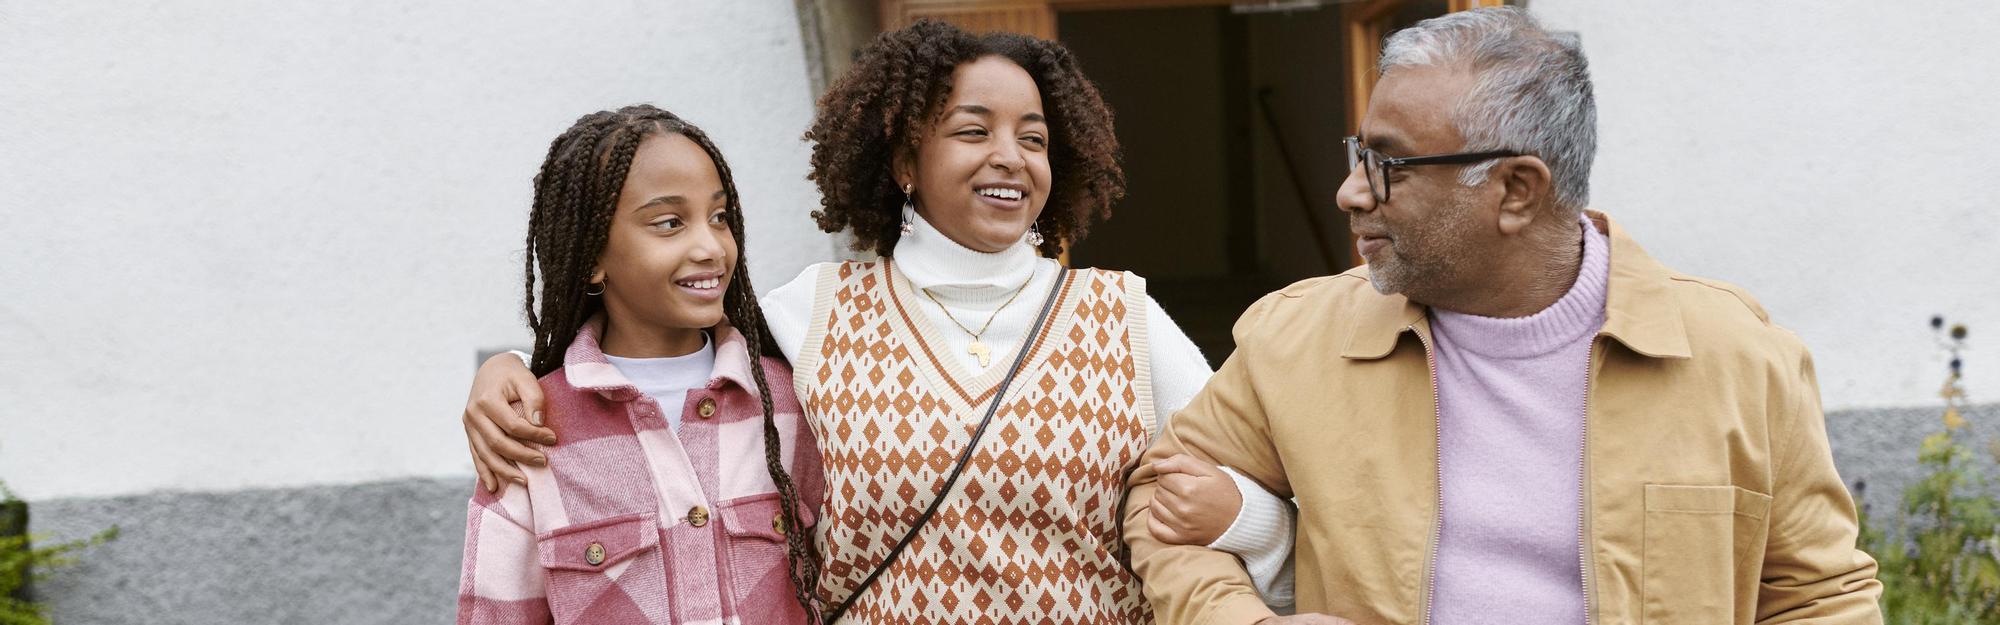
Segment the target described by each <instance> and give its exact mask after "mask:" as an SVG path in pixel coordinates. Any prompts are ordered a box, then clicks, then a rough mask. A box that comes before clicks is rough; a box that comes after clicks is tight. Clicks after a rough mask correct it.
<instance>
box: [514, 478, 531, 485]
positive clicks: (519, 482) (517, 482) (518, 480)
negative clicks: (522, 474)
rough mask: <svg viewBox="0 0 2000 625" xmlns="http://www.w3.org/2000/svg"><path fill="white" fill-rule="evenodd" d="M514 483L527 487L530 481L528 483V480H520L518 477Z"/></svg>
mask: <svg viewBox="0 0 2000 625" xmlns="http://www.w3.org/2000/svg"><path fill="white" fill-rule="evenodd" d="M514 483H515V484H520V485H522V486H527V485H528V481H527V480H524V479H521V478H518V477H517V478H514Z"/></svg>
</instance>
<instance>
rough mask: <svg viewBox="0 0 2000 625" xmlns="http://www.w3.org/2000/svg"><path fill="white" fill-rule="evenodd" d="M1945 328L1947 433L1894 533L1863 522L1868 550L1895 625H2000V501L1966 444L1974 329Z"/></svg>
mask: <svg viewBox="0 0 2000 625" xmlns="http://www.w3.org/2000/svg"><path fill="white" fill-rule="evenodd" d="M1944 326H1945V324H1944V319H1943V318H1942V317H1936V318H1933V319H1932V320H1931V327H1932V328H1933V329H1935V330H1936V331H1938V332H1939V335H1940V338H1941V339H1943V340H1942V341H1941V342H1942V344H1943V346H1944V347H1945V349H1947V350H1948V351H1949V352H1950V353H1951V372H1950V375H1949V376H1947V377H1946V379H1945V384H1944V388H1943V389H1942V390H1941V391H1940V392H1939V395H1940V396H1942V397H1943V398H1944V400H1945V409H1944V412H1943V415H1942V419H1941V420H1942V421H1943V423H1942V425H1943V428H1942V429H1941V430H1940V431H1938V432H1936V433H1933V434H1931V435H1930V436H1928V437H1925V438H1924V441H1923V445H1922V447H1921V448H1920V449H1919V450H1918V453H1917V462H1918V464H1919V465H1920V466H1921V467H1922V468H1923V471H1922V476H1923V477H1922V478H1921V479H1919V480H1918V481H1917V482H1916V483H1914V484H1911V485H1910V486H1909V487H1908V488H1906V489H1905V490H1904V491H1903V507H1902V509H1901V510H1899V512H1900V514H1899V515H1898V517H1897V519H1896V522H1895V525H1894V527H1893V528H1888V529H1885V528H1883V527H1880V526H1878V525H1876V524H1875V523H1874V522H1873V519H1872V518H1871V517H1870V515H1869V514H1868V513H1867V512H1868V511H1867V509H1866V507H1865V506H1864V507H1863V510H1862V515H1861V544H1862V545H1863V548H1864V549H1866V550H1867V551H1868V552H1869V553H1871V554H1873V555H1874V556H1875V558H1876V560H1877V561H1878V562H1879V563H1880V565H1881V569H1880V572H1879V574H1878V575H1879V577H1880V578H1881V580H1882V585H1883V593H1882V611H1883V616H1884V617H1885V620H1886V621H1887V622H1888V623H1890V624H1892V625H1956V624H1959V623H1994V622H2000V501H1996V500H1995V498H1994V496H1993V488H1992V486H1993V485H1992V482H1991V481H1989V480H1988V478H1987V476H1986V475H1985V472H1984V471H1983V470H1982V469H1981V467H1980V465H1979V464H1977V460H1976V456H1975V455H1974V454H1973V452H1972V451H1971V450H1970V449H1969V448H1968V447H1967V445H1966V440H1965V439H1966V437H1967V432H1966V430H1967V428H1968V426H1969V425H1970V424H1969V422H1968V421H1967V420H1966V418H1965V410H1964V408H1965V403H1966V393H1965V387H1964V385H1963V383H1962V379H1963V378H1962V376H1961V375H1960V374H1961V371H1962V368H1963V361H1962V360H1961V359H1960V352H1961V351H1962V350H1963V349H1964V347H1965V337H1966V334H1967V332H1966V328H1965V326H1964V325H1962V324H1961V325H1953V326H1952V327H1951V329H1950V330H1949V331H1947V330H1945V327H1944ZM1891 530H1893V531H1891Z"/></svg>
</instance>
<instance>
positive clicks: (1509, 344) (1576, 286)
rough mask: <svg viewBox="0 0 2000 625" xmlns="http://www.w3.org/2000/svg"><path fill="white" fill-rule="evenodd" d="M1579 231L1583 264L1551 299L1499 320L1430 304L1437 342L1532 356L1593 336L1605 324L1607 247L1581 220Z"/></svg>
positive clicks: (1608, 269)
mask: <svg viewBox="0 0 2000 625" xmlns="http://www.w3.org/2000/svg"><path fill="white" fill-rule="evenodd" d="M1578 230H1580V231H1581V232H1580V234H1581V235H1582V245H1583V262H1582V263H1580V265H1579V266H1578V268H1577V276H1576V282H1575V283H1573V284H1571V285H1570V288H1569V291H1568V292H1566V293H1564V294H1563V296H1562V298H1561V299H1558V300H1556V303H1554V304H1551V305H1549V307H1548V308H1544V309H1542V310H1541V311H1540V312H1537V313H1535V314H1532V315H1529V316H1526V317H1513V318H1504V319H1503V318H1498V317H1484V316H1480V315H1469V314H1465V313H1458V312H1452V311H1448V310H1439V309H1436V308H1433V309H1431V327H1432V329H1433V330H1434V331H1435V332H1436V333H1437V336H1438V340H1439V341H1440V342H1449V343H1451V344H1452V345H1454V346H1457V347H1459V348H1462V349H1465V350H1467V351H1470V352H1473V353H1476V354H1479V355H1482V356H1487V357H1490V358H1532V357H1535V356H1540V355H1543V354H1548V353H1550V352H1553V351H1555V350H1557V349H1560V348H1561V347H1562V346H1564V345H1568V344H1571V343H1574V342H1576V341H1578V340H1582V339H1583V338H1584V337H1587V336H1590V335H1593V334H1596V333H1597V331H1598V329H1600V328H1602V327H1604V316H1605V314H1604V303H1605V293H1606V290H1607V289H1606V285H1607V284H1608V283H1609V282H1610V279H1611V250H1610V247H1611V246H1610V242H1609V241H1608V240H1607V239H1605V237H1604V235H1603V234H1600V233H1598V231H1597V228H1594V227H1592V226H1591V224H1590V223H1589V222H1588V221H1580V222H1579V225H1578Z"/></svg>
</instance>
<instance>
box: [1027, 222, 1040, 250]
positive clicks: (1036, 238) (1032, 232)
mask: <svg viewBox="0 0 2000 625" xmlns="http://www.w3.org/2000/svg"><path fill="white" fill-rule="evenodd" d="M1042 241H1043V239H1042V226H1041V224H1035V225H1032V226H1028V247H1041V246H1042Z"/></svg>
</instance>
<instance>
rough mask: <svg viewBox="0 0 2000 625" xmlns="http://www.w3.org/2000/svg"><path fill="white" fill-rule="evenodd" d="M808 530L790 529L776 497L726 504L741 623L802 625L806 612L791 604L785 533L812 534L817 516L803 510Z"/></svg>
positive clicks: (726, 529) (803, 522)
mask: <svg viewBox="0 0 2000 625" xmlns="http://www.w3.org/2000/svg"><path fill="white" fill-rule="evenodd" d="M801 508H802V509H801V510H800V512H799V523H800V524H801V525H804V526H805V527H803V528H792V527H785V526H784V524H785V522H784V520H783V518H782V517H781V516H779V514H778V511H779V509H780V506H779V504H778V495H777V493H766V494H762V495H752V496H749V497H743V498H740V499H736V500H732V501H730V502H728V503H726V504H723V506H722V509H721V513H722V520H723V533H724V534H726V535H727V537H728V538H727V540H728V543H729V544H727V545H725V546H724V548H725V549H727V550H728V559H729V580H730V585H731V588H732V589H733V592H732V593H731V594H732V595H733V597H732V598H733V599H735V601H736V608H737V612H738V614H737V618H738V620H741V621H742V622H745V623H752V622H754V623H778V622H803V619H804V616H803V610H802V609H800V607H799V605H798V602H797V601H794V600H792V597H793V596H794V594H793V592H792V588H793V586H792V579H791V569H790V566H791V564H790V561H788V560H786V554H787V552H788V548H787V543H786V541H785V536H786V534H788V533H790V532H794V531H806V532H810V531H812V527H813V515H812V511H810V510H804V509H803V506H801Z"/></svg>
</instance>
